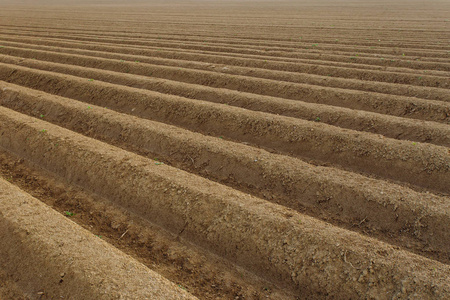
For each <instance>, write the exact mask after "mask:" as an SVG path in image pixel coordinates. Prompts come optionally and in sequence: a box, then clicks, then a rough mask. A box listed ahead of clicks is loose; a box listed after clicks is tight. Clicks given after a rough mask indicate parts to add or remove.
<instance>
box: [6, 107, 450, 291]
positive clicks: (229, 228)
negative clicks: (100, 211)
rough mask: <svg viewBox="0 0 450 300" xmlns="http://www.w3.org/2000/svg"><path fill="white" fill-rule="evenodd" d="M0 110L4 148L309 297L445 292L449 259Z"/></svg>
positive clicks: (447, 285)
mask: <svg viewBox="0 0 450 300" xmlns="http://www.w3.org/2000/svg"><path fill="white" fill-rule="evenodd" d="M0 113H1V115H2V117H1V118H0V122H1V123H2V126H0V130H1V136H2V139H1V141H0V143H1V146H2V147H3V148H5V149H8V150H9V151H11V152H13V153H15V154H17V155H19V156H21V157H24V158H25V159H28V160H30V161H33V162H34V163H36V164H38V165H39V166H41V167H42V168H45V169H47V170H49V171H52V172H55V173H57V174H58V175H59V176H62V177H65V178H67V179H68V180H69V181H70V182H76V183H77V184H78V185H80V186H83V187H85V188H87V189H90V190H92V191H93V192H96V193H98V194H101V195H104V196H106V197H107V198H109V199H111V200H112V201H114V202H116V203H118V204H119V205H121V206H123V207H126V208H127V209H128V210H130V211H132V212H135V213H137V214H139V215H140V216H143V217H145V218H147V219H149V220H151V221H152V222H153V223H156V224H158V225H160V226H162V227H164V228H166V229H167V230H169V231H171V232H173V233H179V235H180V236H181V237H183V238H188V239H190V241H192V242H193V243H195V244H198V245H201V246H202V247H204V248H206V249H210V250H211V251H213V252H215V253H217V254H218V255H221V256H223V257H226V258H228V259H231V260H232V261H234V262H235V263H236V264H238V265H242V266H244V267H246V268H248V269H251V270H253V271H255V272H258V273H259V274H261V276H264V277H266V278H270V279H271V280H273V281H275V282H279V283H282V284H285V285H287V286H288V287H289V288H291V289H293V290H299V289H301V290H302V294H303V295H308V294H311V295H325V294H326V295H328V296H331V295H333V296H336V297H339V296H344V295H345V296H346V297H348V296H353V297H358V296H362V295H367V289H366V286H367V284H368V283H369V282H372V283H373V284H372V289H371V294H372V293H373V294H374V295H376V294H377V293H386V291H387V290H388V291H390V294H392V295H396V294H398V293H399V292H397V289H398V286H399V285H403V286H407V287H408V289H409V290H412V291H414V293H415V294H416V295H419V296H422V297H435V296H437V295H443V294H446V293H448V292H449V288H450V283H449V281H448V277H447V276H446V274H447V273H448V272H449V267H448V266H447V265H443V264H440V263H438V262H436V261H432V260H428V259H426V258H423V257H420V256H416V255H414V254H411V253H408V252H404V251H402V250H396V249H394V248H392V246H389V245H386V244H384V243H381V242H378V241H376V240H373V239H369V238H365V237H363V236H361V235H358V234H355V233H353V232H349V231H345V230H342V229H339V228H336V227H333V226H330V225H327V224H326V223H322V222H321V221H318V220H317V219H313V218H310V217H307V216H306V215H302V214H298V213H296V212H294V211H289V210H286V208H283V207H281V206H277V205H274V204H270V203H268V202H267V201H263V200H260V199H257V198H254V197H251V196H248V195H246V194H242V193H239V192H237V191H235V190H232V189H229V188H226V187H224V186H221V185H218V184H215V183H212V182H209V181H207V180H204V179H202V178H200V177H196V176H193V175H190V174H186V173H184V172H183V171H180V170H178V169H174V168H172V167H169V166H165V165H154V164H153V165H152V164H150V163H149V161H148V160H147V159H144V158H141V157H139V156H136V155H133V154H131V153H129V152H126V151H123V150H119V149H117V148H114V147H111V146H108V145H106V144H103V143H100V142H98V141H95V140H92V139H89V138H85V137H82V136H80V135H77V134H74V133H73V132H71V131H67V130H65V129H61V128H59V127H57V126H54V125H50V124H49V123H46V122H43V121H40V120H36V119H34V118H30V117H26V116H24V115H22V114H18V113H16V112H13V111H11V110H8V109H5V108H0ZM6 124H7V125H8V128H7V129H6V127H5V125H6ZM43 127H46V128H47V130H46V131H45V132H42V128H43ZM50 155H51V156H52V157H53V159H52V161H50V160H48V157H49V156H50ZM105 174H108V175H107V176H104V175H105ZM119 179H120V180H119ZM118 182H122V183H123V184H124V185H126V186H127V188H126V189H124V188H122V187H121V185H118V184H117V183H118ZM133 187H134V188H133ZM136 188H137V189H136ZM212 191H214V192H212ZM168 199H170V201H168ZM281 232H282V233H283V234H282V235H280V233H281ZM311 245H316V247H314V248H315V249H317V250H313V248H312V247H311ZM319 249H320V250H319ZM380 253H382V254H380ZM267 258H268V259H267ZM330 261H333V264H332V265H330V264H329V262H330ZM298 262H303V263H301V264H299V263H298ZM325 264H326V265H327V268H326V269H324V268H323V266H324V265H325ZM371 270H372V271H371ZM412 270H414V273H413V274H414V276H411V271H412ZM430 272H433V277H431V276H430V274H429V273H430ZM342 274H345V276H342ZM430 278H433V280H432V282H433V283H431V279H430ZM330 279H332V280H333V282H336V283H339V285H329V284H327V282H329V280H330ZM353 279H354V280H353ZM381 283H382V284H381ZM431 284H433V288H432V289H430V288H429V287H430V286H431Z"/></svg>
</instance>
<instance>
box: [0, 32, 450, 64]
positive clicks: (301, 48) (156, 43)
mask: <svg viewBox="0 0 450 300" xmlns="http://www.w3.org/2000/svg"><path fill="white" fill-rule="evenodd" d="M2 33H5V34H12V35H14V36H33V37H44V38H52V39H55V38H56V39H66V40H78V41H91V42H92V41H95V42H102V43H108V44H119V45H120V44H127V45H133V46H152V47H168V48H185V47H197V48H198V47H207V48H204V49H203V48H202V49H201V50H208V51H216V52H217V50H214V49H217V48H216V46H220V49H227V48H229V47H230V45H232V46H233V49H236V50H237V49H243V50H245V49H252V50H259V51H279V52H282V53H283V52H284V53H297V54H302V55H306V56H308V55H309V54H310V51H311V49H313V50H314V52H317V53H319V54H320V56H321V57H323V58H327V56H328V55H330V56H332V57H337V56H341V57H347V58H348V57H355V56H357V57H359V58H362V59H364V58H367V59H370V58H374V57H375V58H378V59H379V58H380V57H383V58H384V59H386V60H387V62H389V61H390V62H393V61H391V59H394V58H395V59H396V60H398V61H399V62H400V63H401V62H402V61H407V60H412V61H414V65H415V66H416V68H418V67H419V66H418V65H420V64H421V63H425V65H427V64H428V63H431V64H432V63H437V62H440V63H444V64H446V63H448V58H449V55H448V53H446V52H445V51H443V52H438V53H434V51H433V50H430V51H427V52H426V53H423V49H420V50H419V51H411V50H401V49H392V48H391V49H389V50H385V49H382V48H379V47H377V49H373V48H364V49H361V48H359V49H358V48H355V47H351V48H349V47H341V46H340V45H336V44H335V45H327V44H322V43H320V44H319V43H308V44H307V43H304V42H303V41H301V40H300V41H299V43H297V44H295V45H293V47H292V46H291V47H289V46H286V45H280V44H277V45H252V44H240V43H238V44H236V43H234V44H233V43H230V42H225V43H224V42H222V43H220V42H217V41H213V43H211V41H210V40H199V41H189V40H166V39H164V38H162V37H158V38H146V39H144V38H143V37H142V36H140V37H139V38H131V37H127V36H123V37H115V36H106V35H101V36H98V35H86V34H81V33H79V32H78V33H71V35H68V34H67V33H65V34H59V33H58V32H55V33H53V34H52V35H49V34H48V33H45V34H43V33H42V32H32V33H28V32H23V31H21V32H14V31H13V32H9V31H5V30H3V31H2ZM187 49H190V48H187ZM199 50H200V49H199ZM355 58H356V57H355ZM408 67H411V64H409V65H408Z"/></svg>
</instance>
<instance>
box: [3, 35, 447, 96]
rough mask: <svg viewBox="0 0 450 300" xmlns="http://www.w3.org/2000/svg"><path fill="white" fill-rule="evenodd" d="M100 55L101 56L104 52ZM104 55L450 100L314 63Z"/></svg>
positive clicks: (32, 49)
mask: <svg viewBox="0 0 450 300" xmlns="http://www.w3.org/2000/svg"><path fill="white" fill-rule="evenodd" d="M3 45H4V48H1V50H0V53H3V54H8V55H15V56H21V57H27V58H35V59H42V60H49V59H50V57H46V56H44V55H42V54H40V53H41V52H39V51H43V50H46V51H51V52H50V53H49V54H48V55H47V56H52V55H53V56H55V55H56V52H61V50H59V49H58V48H56V47H49V46H45V47H43V46H31V45H29V44H21V43H11V42H6V43H5V42H3ZM5 45H6V47H5ZM11 46H12V47H11ZM67 52H71V53H74V54H81V55H99V54H98V53H90V52H87V51H80V50H78V51H77V50H69V51H66V54H67ZM35 53H37V54H38V56H37V57H36V56H33V54H35ZM39 54H40V55H39ZM100 55H102V56H105V55H104V53H103V54H100ZM106 57H114V58H116V59H119V58H120V59H121V60H124V59H126V60H131V61H133V59H134V60H139V61H140V60H142V61H145V62H147V63H153V64H157V65H166V66H180V67H184V68H192V69H198V70H208V71H214V72H217V73H225V74H234V75H241V76H248V77H256V78H264V79H272V80H279V81H287V82H294V83H304V84H311V85H317V86H326V87H336V88H343V89H351V90H361V91H368V92H376V93H383V94H391V95H401V96H411V97H416V98H423V99H431V100H439V101H450V97H449V95H448V90H447V89H444V88H433V87H423V86H414V85H413V86H411V85H404V84H393V83H385V82H373V81H364V80H359V79H344V78H336V77H331V74H328V75H330V76H321V75H314V74H308V73H311V69H316V68H317V66H313V65H311V66H308V65H305V66H299V65H297V64H295V65H294V64H291V63H282V62H269V61H264V60H260V59H254V60H252V59H248V58H227V57H221V56H212V55H207V56H205V55H201V56H199V55H197V54H190V53H184V54H179V53H172V52H170V51H168V52H166V51H155V53H152V58H150V57H147V56H146V57H143V56H129V55H121V54H114V55H112V56H111V55H106ZM156 57H160V58H156ZM44 58H46V59H44ZM57 62H60V60H57ZM202 62H207V63H210V64H205V63H202ZM212 64H220V65H212ZM305 67H306V68H305ZM305 73H306V74H305ZM419 77H420V79H419ZM422 79H423V78H422V77H421V76H417V80H416V81H419V82H420V81H421V80H422Z"/></svg>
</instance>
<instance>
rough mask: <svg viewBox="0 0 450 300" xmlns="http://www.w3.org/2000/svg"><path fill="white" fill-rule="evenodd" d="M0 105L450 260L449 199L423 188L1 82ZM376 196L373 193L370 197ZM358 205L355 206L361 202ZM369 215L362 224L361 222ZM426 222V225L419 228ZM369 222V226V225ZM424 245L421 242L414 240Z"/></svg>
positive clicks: (298, 209)
mask: <svg viewBox="0 0 450 300" xmlns="http://www.w3.org/2000/svg"><path fill="white" fill-rule="evenodd" d="M0 89H1V90H2V92H0V104H1V105H3V106H5V107H8V108H10V109H14V110H16V111H19V112H21V113H26V114H28V115H31V116H35V117H38V118H39V117H40V118H42V119H45V120H46V121H48V122H52V123H54V124H57V125H59V126H63V127H66V128H67V129H70V130H73V131H76V132H79V133H82V134H85V135H88V136H90V137H93V138H97V139H100V140H102V141H104V142H108V143H110V144H114V145H119V146H121V147H123V148H124V149H126V150H131V151H135V152H137V153H142V154H145V156H147V157H149V158H155V157H158V160H157V161H156V162H155V163H159V162H161V161H163V162H165V163H167V162H169V163H170V165H173V166H176V167H178V168H182V169H184V170H186V171H189V172H193V173H196V174H199V175H202V176H204V177H206V178H208V179H212V180H214V181H217V182H220V183H222V184H226V185H229V186H231V187H233V188H235V189H240V187H245V189H244V190H245V191H249V192H250V193H252V194H253V195H256V196H260V197H263V198H265V199H267V200H269V201H271V202H276V203H278V204H282V205H284V206H287V207H290V208H293V209H295V210H297V211H300V212H301V211H304V209H305V208H306V211H307V213H309V214H312V215H313V216H316V217H320V218H322V219H326V220H328V219H331V220H335V222H336V221H337V222H338V224H341V226H343V227H345V228H351V229H353V230H355V229H357V230H358V231H361V230H364V231H365V230H371V231H375V236H379V237H380V238H381V239H384V240H392V239H389V236H390V235H392V236H399V235H400V236H403V237H404V239H405V240H406V241H403V243H401V244H399V245H400V246H402V247H404V248H409V249H410V250H411V251H416V252H417V251H419V252H421V250H418V249H423V248H424V246H425V245H427V248H428V250H427V251H426V253H421V254H422V255H426V256H428V255H432V257H433V258H436V259H440V260H442V259H443V260H445V257H448V254H449V253H450V248H449V247H448V245H450V240H449V237H448V235H447V232H448V230H449V229H450V228H448V226H447V224H450V222H449V221H450V220H449V217H450V216H449V215H448V214H446V213H445V212H446V209H445V208H444V209H443V208H442V206H444V207H445V206H446V205H447V206H448V204H445V203H447V202H448V198H441V197H436V196H433V195H430V194H425V193H417V192H414V191H411V190H409V189H406V188H403V187H400V186H397V185H394V184H386V182H383V181H378V180H373V179H368V178H365V177H362V176H360V175H356V174H352V173H348V172H344V171H340V170H336V169H333V168H328V167H314V166H312V165H308V164H306V163H303V162H302V161H300V160H297V159H294V158H291V157H287V156H281V155H276V154H271V153H268V152H266V151H263V150H259V149H255V148H253V147H250V146H247V145H243V144H239V143H233V142H229V141H225V140H221V139H217V138H213V137H208V136H204V135H201V134H198V133H192V132H189V131H186V130H182V129H180V128H176V127H173V126H170V125H166V124H163V123H156V122H153V121H149V120H145V119H139V118H135V117H132V116H129V115H123V114H118V113H116V112H114V111H111V110H109V109H104V108H101V107H98V106H93V105H92V106H90V108H87V107H86V104H85V103H82V102H78V101H74V100H70V99H68V98H61V97H56V96H52V95H49V94H45V93H42V92H38V91H35V90H29V89H25V88H21V87H19V86H14V85H10V84H6V83H0ZM368 195H370V197H369V198H368ZM356 207H357V208H358V209H355V208H356ZM361 220H364V221H363V222H362V223H364V224H363V225H362V226H361V225H359V226H358V227H357V228H355V227H354V224H357V223H360V222H361ZM418 220H420V223H421V225H422V226H417V222H418ZM362 223H361V224H362ZM409 245H417V246H413V247H411V246H409Z"/></svg>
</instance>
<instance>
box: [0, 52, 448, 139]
mask: <svg viewBox="0 0 450 300" xmlns="http://www.w3.org/2000/svg"><path fill="white" fill-rule="evenodd" d="M38 54H39V52H32V57H35V58H38V59H41V58H45V57H47V56H48V53H45V54H43V55H42V57H41V56H40V55H38ZM22 56H26V55H22ZM58 58H59V59H58ZM52 61H60V62H61V63H64V64H59V63H49V62H42V61H37V60H35V59H32V60H23V59H20V58H11V57H5V56H2V55H0V62H3V63H9V64H16V65H20V66H24V67H28V68H33V69H39V70H45V71H51V72H57V73H62V74H67V75H73V76H78V77H84V78H90V79H93V80H101V81H104V82H109V83H114V84H119V85H124V86H128V87H135V88H140V89H148V90H152V91H156V92H160V93H163V94H171V95H177V96H181V97H185V98H189V99H197V100H205V101H209V102H216V103H222V104H227V105H233V106H238V107H242V108H246V109H250V110H255V111H262V112H266V113H271V114H279V115H284V116H288V117H295V118H300V119H304V120H310V121H316V122H323V123H326V124H330V125H334V126H338V127H342V128H348V129H354V130H358V131H366V132H372V133H377V134H382V135H384V136H386V137H390V138H395V139H402V140H411V141H418V142H426V143H431V144H436V145H441V146H447V147H448V146H450V128H449V126H447V125H444V124H440V123H436V122H429V121H420V122H417V120H411V119H408V118H399V117H394V116H387V115H382V114H377V113H371V112H365V111H355V110H352V109H347V108H339V107H334V106H327V105H320V104H314V103H307V102H303V101H292V100H287V99H283V98H275V97H267V96H260V95H254V94H251V93H243V92H237V91H233V90H227V89H221V88H212V87H207V86H201V85H195V84H186V83H182V82H177V81H171V80H165V79H157V78H152V77H145V76H138V75H132V74H126V73H121V72H126V71H128V72H129V71H130V67H131V69H133V68H134V66H135V64H134V63H131V64H130V63H128V62H117V61H114V60H108V59H99V58H95V59H93V58H86V57H79V56H73V55H72V56H69V55H62V56H56V57H55V59H52ZM70 63H76V64H78V65H81V66H80V67H77V66H70V65H68V64H70ZM84 65H90V66H93V67H98V68H100V69H93V68H87V67H83V66H84ZM104 69H111V70H114V71H115V72H108V71H104ZM117 71H118V72H117ZM119 72H120V73H119ZM132 72H134V71H132Z"/></svg>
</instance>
